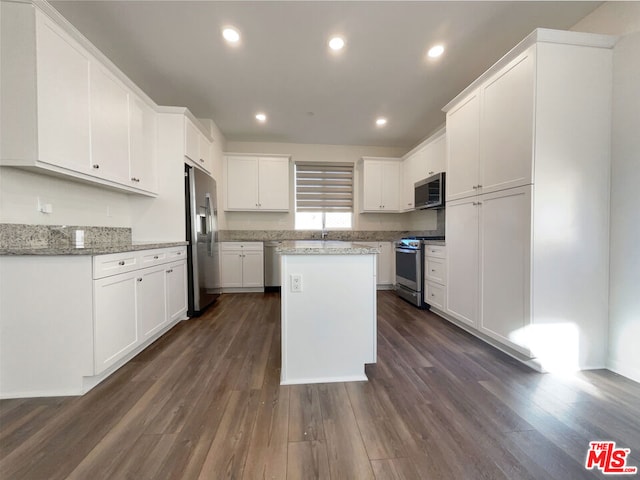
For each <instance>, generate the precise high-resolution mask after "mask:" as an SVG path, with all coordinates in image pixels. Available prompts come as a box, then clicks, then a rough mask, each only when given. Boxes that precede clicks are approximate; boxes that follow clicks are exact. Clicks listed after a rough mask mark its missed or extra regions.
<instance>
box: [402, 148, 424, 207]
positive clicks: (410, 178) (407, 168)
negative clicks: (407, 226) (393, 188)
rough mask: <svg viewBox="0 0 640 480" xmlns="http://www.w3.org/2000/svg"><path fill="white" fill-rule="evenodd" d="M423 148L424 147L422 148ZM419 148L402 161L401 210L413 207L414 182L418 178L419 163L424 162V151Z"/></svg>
mask: <svg viewBox="0 0 640 480" xmlns="http://www.w3.org/2000/svg"><path fill="white" fill-rule="evenodd" d="M423 150H424V149H423ZM423 150H419V151H417V152H415V153H414V154H413V155H411V156H410V157H407V158H405V159H404V161H403V162H402V167H401V170H402V172H401V173H402V191H401V193H400V197H401V200H400V201H401V207H402V208H401V210H412V209H413V208H414V207H415V185H414V184H415V183H416V182H417V181H418V180H419V179H418V178H417V177H418V176H419V175H420V173H419V172H420V164H421V163H424V151H423Z"/></svg>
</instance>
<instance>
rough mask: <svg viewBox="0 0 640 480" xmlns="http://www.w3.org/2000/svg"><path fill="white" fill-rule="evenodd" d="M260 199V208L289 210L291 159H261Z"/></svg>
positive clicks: (259, 171)
mask: <svg viewBox="0 0 640 480" xmlns="http://www.w3.org/2000/svg"><path fill="white" fill-rule="evenodd" d="M258 178H259V186H258V191H259V200H258V207H259V208H260V210H274V211H289V191H290V183H289V159H288V158H269V157H261V158H260V159H259V169H258Z"/></svg>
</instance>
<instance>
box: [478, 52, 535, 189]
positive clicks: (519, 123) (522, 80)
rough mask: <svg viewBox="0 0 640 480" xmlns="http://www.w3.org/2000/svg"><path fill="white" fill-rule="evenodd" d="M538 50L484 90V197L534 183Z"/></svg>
mask: <svg viewBox="0 0 640 480" xmlns="http://www.w3.org/2000/svg"><path fill="white" fill-rule="evenodd" d="M534 56H535V47H531V48H530V49H529V50H527V51H526V52H524V53H523V54H522V55H521V56H519V57H518V58H516V59H515V60H514V61H513V62H511V63H510V64H509V65H507V66H506V67H505V68H504V69H503V70H502V71H500V72H499V73H498V74H497V75H496V76H495V77H494V78H492V79H491V80H490V81H489V82H488V83H487V84H486V85H485V86H484V87H483V93H482V95H483V96H482V114H481V121H480V138H481V142H480V147H481V153H480V184H481V185H482V193H489V192H494V191H498V190H504V189H507V188H513V187H519V186H522V185H527V184H530V183H531V173H532V166H533V164H532V160H533V116H534V111H533V108H534V69H535V58H534Z"/></svg>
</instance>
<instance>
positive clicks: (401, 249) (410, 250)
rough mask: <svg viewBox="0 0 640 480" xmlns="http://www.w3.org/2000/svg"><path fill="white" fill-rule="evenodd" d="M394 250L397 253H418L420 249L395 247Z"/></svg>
mask: <svg viewBox="0 0 640 480" xmlns="http://www.w3.org/2000/svg"><path fill="white" fill-rule="evenodd" d="M396 252H397V253H411V254H416V255H417V254H418V253H419V252H420V250H413V249H411V248H397V247H396Z"/></svg>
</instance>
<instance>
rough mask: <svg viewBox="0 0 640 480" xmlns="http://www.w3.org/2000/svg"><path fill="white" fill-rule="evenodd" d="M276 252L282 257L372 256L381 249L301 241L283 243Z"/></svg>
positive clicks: (339, 243) (351, 244) (337, 243)
mask: <svg viewBox="0 0 640 480" xmlns="http://www.w3.org/2000/svg"><path fill="white" fill-rule="evenodd" d="M276 252H278V253H280V254H281V255H370V254H373V253H380V249H379V248H377V247H369V246H368V245H362V244H360V243H355V242H336V241H331V240H329V241H321V240H316V241H314V240H299V241H293V242H282V244H281V245H280V246H278V247H277V248H276Z"/></svg>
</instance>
